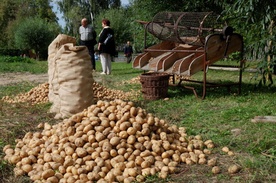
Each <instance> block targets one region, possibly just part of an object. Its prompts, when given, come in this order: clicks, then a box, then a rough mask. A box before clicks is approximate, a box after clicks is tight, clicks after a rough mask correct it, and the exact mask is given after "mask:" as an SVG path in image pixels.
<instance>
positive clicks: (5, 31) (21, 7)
mask: <svg viewBox="0 0 276 183" xmlns="http://www.w3.org/2000/svg"><path fill="white" fill-rule="evenodd" d="M51 1H52V0H44V1H41V0H25V1H22V0H1V3H0V31H1V33H2V36H1V37H0V46H1V47H5V48H15V45H14V41H13V40H14V31H15V30H16V29H17V26H18V25H19V24H20V23H21V22H22V21H23V20H24V19H26V18H28V17H40V18H41V19H43V20H45V21H47V22H55V23H57V17H56V15H55V13H54V12H53V11H52V9H51V6H50V2H51Z"/></svg>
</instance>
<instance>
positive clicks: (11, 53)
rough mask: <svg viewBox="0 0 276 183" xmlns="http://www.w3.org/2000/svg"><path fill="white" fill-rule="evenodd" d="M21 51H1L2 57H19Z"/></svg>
mask: <svg viewBox="0 0 276 183" xmlns="http://www.w3.org/2000/svg"><path fill="white" fill-rule="evenodd" d="M20 54H21V51H20V50H19V49H5V48H3V49H0V55H8V56H19V55H20Z"/></svg>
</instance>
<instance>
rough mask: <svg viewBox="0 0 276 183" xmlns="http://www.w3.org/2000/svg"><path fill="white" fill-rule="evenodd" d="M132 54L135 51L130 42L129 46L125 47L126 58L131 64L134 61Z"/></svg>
mask: <svg viewBox="0 0 276 183" xmlns="http://www.w3.org/2000/svg"><path fill="white" fill-rule="evenodd" d="M132 53H133V49H132V46H131V44H130V41H128V42H127V44H126V45H125V47H124V54H125V57H126V59H127V63H130V62H131V60H132Z"/></svg>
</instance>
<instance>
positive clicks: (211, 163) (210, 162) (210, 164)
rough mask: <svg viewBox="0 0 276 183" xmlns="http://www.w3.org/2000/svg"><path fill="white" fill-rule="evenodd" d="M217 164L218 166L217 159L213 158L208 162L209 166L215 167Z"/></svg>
mask: <svg viewBox="0 0 276 183" xmlns="http://www.w3.org/2000/svg"><path fill="white" fill-rule="evenodd" d="M216 164H217V158H212V159H210V160H208V162H207V165H208V166H215V165H216Z"/></svg>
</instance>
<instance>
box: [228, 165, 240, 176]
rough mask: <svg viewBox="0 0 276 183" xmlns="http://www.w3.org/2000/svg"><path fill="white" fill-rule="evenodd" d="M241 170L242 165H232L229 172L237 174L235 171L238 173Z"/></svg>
mask: <svg viewBox="0 0 276 183" xmlns="http://www.w3.org/2000/svg"><path fill="white" fill-rule="evenodd" d="M240 170H241V168H240V166H238V165H231V166H229V168H228V173H230V174H235V173H238V172H239V171H240Z"/></svg>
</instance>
